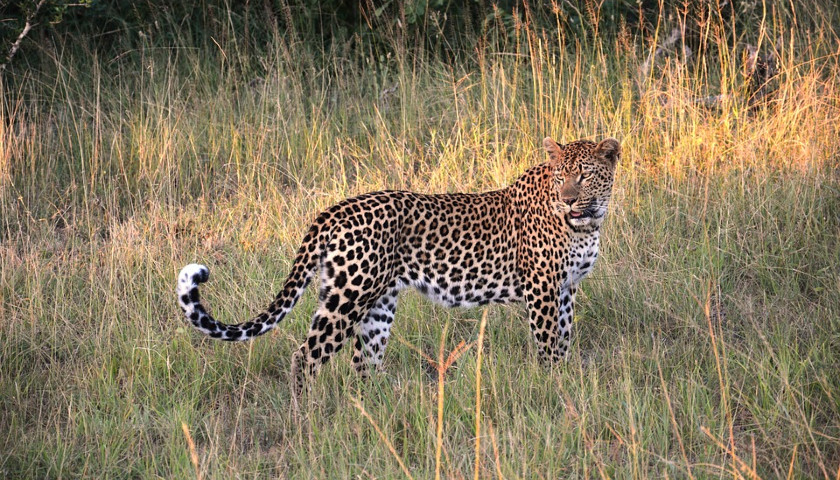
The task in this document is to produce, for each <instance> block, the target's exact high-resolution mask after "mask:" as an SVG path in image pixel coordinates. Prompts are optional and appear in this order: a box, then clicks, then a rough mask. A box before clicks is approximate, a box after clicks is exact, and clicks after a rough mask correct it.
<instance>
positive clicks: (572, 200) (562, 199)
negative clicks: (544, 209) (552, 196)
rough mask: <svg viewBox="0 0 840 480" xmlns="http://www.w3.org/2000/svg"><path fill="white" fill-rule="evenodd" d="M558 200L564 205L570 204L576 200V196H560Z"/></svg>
mask: <svg viewBox="0 0 840 480" xmlns="http://www.w3.org/2000/svg"><path fill="white" fill-rule="evenodd" d="M560 200H561V201H562V202H563V203H565V204H566V205H570V206H571V205H572V204H573V203H575V201H577V197H562V198H561V199H560Z"/></svg>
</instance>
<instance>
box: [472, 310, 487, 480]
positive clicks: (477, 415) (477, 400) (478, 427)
mask: <svg viewBox="0 0 840 480" xmlns="http://www.w3.org/2000/svg"><path fill="white" fill-rule="evenodd" d="M486 326H487V309H486V308H485V309H484V313H482V314H481V324H480V325H479V327H478V342H477V345H478V347H477V350H478V352H477V353H476V358H475V475H473V478H475V480H478V476H479V475H478V472H479V463H480V458H481V350H482V349H483V347H484V328H485V327H486Z"/></svg>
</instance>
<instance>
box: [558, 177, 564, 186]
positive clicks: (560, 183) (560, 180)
mask: <svg viewBox="0 0 840 480" xmlns="http://www.w3.org/2000/svg"><path fill="white" fill-rule="evenodd" d="M565 181H566V179H565V178H563V177H558V178H557V184H558V185H563V183H564V182H565Z"/></svg>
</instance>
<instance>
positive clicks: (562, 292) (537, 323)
mask: <svg viewBox="0 0 840 480" xmlns="http://www.w3.org/2000/svg"><path fill="white" fill-rule="evenodd" d="M575 293H576V287H572V286H567V285H564V286H557V287H551V286H546V287H545V288H543V289H540V290H537V289H535V291H534V292H533V293H532V294H531V295H528V296H526V300H527V303H528V316H529V322H528V323H529V325H530V327H531V333H533V334H534V340H535V341H536V343H537V352H538V354H539V358H540V361H541V362H543V363H545V364H553V363H557V362H559V361H560V360H564V359H566V358H567V356H566V355H567V353H568V351H569V346H570V344H571V336H572V321H573V319H574V304H575Z"/></svg>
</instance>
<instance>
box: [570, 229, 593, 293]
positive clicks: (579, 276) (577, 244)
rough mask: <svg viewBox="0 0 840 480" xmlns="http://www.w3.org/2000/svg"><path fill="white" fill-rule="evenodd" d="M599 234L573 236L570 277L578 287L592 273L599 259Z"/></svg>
mask: <svg viewBox="0 0 840 480" xmlns="http://www.w3.org/2000/svg"><path fill="white" fill-rule="evenodd" d="M598 245H599V235H598V232H594V233H589V234H585V235H572V238H571V247H572V248H571V251H570V253H569V255H570V258H569V260H570V262H569V264H568V265H569V275H568V277H567V278H569V279H570V280H571V283H572V285H577V284H578V283H580V281H581V280H583V277H585V276H586V275H588V274H589V272H591V271H592V267H594V266H595V260H596V259H597V258H598Z"/></svg>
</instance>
